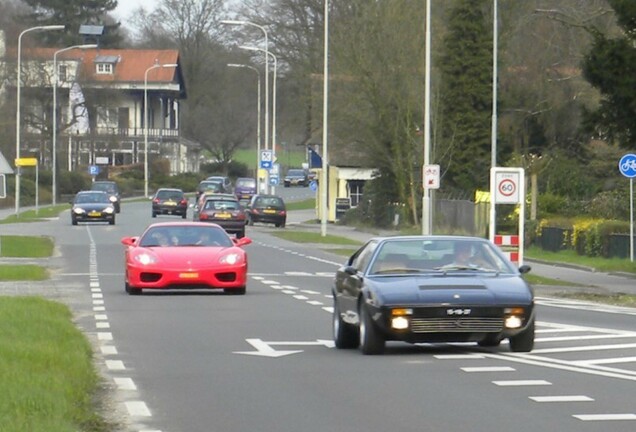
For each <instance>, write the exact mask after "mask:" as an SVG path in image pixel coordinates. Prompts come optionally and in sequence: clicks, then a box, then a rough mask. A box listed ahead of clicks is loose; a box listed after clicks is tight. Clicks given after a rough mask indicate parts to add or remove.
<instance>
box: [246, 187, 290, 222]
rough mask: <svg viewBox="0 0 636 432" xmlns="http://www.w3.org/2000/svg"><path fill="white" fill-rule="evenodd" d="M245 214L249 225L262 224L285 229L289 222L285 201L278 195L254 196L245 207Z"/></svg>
mask: <svg viewBox="0 0 636 432" xmlns="http://www.w3.org/2000/svg"><path fill="white" fill-rule="evenodd" d="M245 213H246V217H247V224H248V225H254V223H256V222H262V223H270V224H274V225H275V226H276V227H277V228H278V227H282V228H284V227H285V223H286V222H287V210H286V207H285V201H283V199H282V198H281V197H279V196H278V195H265V194H259V195H254V196H253V197H252V199H251V200H250V202H249V203H248V204H247V206H246V207H245Z"/></svg>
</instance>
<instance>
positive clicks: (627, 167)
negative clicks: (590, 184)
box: [618, 153, 636, 262]
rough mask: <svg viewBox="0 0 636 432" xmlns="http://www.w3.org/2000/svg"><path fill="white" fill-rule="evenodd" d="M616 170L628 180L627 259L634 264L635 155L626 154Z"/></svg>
mask: <svg viewBox="0 0 636 432" xmlns="http://www.w3.org/2000/svg"><path fill="white" fill-rule="evenodd" d="M618 170H619V171H620V173H621V174H623V175H624V176H625V177H627V178H629V259H630V260H631V262H634V177H636V154H633V153H628V154H626V155H623V157H622V158H621V159H620V160H619V161H618Z"/></svg>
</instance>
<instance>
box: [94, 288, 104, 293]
mask: <svg viewBox="0 0 636 432" xmlns="http://www.w3.org/2000/svg"><path fill="white" fill-rule="evenodd" d="M91 292H95V293H100V292H102V289H101V288H91Z"/></svg>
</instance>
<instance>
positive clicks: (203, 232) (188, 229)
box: [139, 225, 234, 247]
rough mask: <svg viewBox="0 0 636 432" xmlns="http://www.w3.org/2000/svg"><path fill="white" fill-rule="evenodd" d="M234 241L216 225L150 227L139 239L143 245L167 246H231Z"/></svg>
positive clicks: (140, 244)
mask: <svg viewBox="0 0 636 432" xmlns="http://www.w3.org/2000/svg"><path fill="white" fill-rule="evenodd" d="M233 245H234V243H233V242H232V239H230V237H228V235H227V234H226V233H225V231H224V230H223V229H220V228H215V227H193V226H187V225H184V226H182V227H178V226H169V227H166V226H164V227H154V228H150V229H148V231H146V232H145V233H144V235H143V236H142V237H141V239H140V240H139V246H142V247H167V246H180V247H181V246H220V247H231V246H233Z"/></svg>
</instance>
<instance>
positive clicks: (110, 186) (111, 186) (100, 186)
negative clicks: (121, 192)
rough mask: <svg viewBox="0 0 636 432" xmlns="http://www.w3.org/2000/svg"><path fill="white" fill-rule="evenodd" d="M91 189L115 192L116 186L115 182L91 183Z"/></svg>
mask: <svg viewBox="0 0 636 432" xmlns="http://www.w3.org/2000/svg"><path fill="white" fill-rule="evenodd" d="M91 189H93V190H99V191H104V192H108V193H116V192H117V186H116V184H115V183H93V186H92V187H91Z"/></svg>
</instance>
